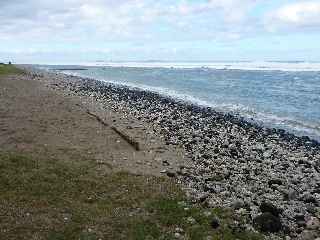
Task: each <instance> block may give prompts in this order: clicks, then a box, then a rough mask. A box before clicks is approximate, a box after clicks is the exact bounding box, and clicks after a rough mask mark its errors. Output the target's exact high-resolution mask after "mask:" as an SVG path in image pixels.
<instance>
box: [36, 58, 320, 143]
mask: <svg viewBox="0 0 320 240" xmlns="http://www.w3.org/2000/svg"><path fill="white" fill-rule="evenodd" d="M83 65H85V67H84V68H85V69H86V70H83V69H82V70H76V69H72V70H67V69H70V68H71V67H70V66H66V65H59V66H57V65H50V66H40V67H41V68H42V69H47V70H56V71H57V69H59V70H58V71H61V72H63V73H65V74H70V75H77V76H81V77H89V78H93V79H98V80H101V81H105V82H110V83H114V84H119V85H125V86H128V87H134V88H140V89H144V90H147V91H154V92H158V93H160V94H163V95H166V96H170V97H173V98H177V99H181V100H184V101H188V102H193V103H195V104H198V105H204V106H210V107H213V108H215V109H216V110H218V111H222V112H231V113H233V114H237V115H240V116H242V117H245V118H246V119H248V120H250V121H255V122H257V123H258V124H262V125H265V126H268V127H276V128H282V129H285V130H287V131H290V132H293V133H295V134H297V135H307V136H310V137H311V138H314V139H316V140H320V64H318V63H314V64H310V63H304V62H272V63H254V64H253V63H250V62H240V63H236V64H233V63H163V62H159V63H155V62H147V63H133V62H130V63H120V62H118V63H102V62H99V63H93V64H92V63H90V64H82V66H81V67H82V68H83ZM72 68H75V66H72ZM61 69H65V70H61Z"/></svg>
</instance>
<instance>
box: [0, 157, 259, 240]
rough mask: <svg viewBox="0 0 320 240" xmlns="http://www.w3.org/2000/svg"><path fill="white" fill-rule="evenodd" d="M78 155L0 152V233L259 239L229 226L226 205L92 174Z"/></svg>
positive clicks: (54, 239) (59, 239)
mask: <svg viewBox="0 0 320 240" xmlns="http://www.w3.org/2000/svg"><path fill="white" fill-rule="evenodd" d="M81 162H82V163H79V161H78V162H69V163H66V162H63V161H59V160H56V161H53V160H50V161H49V160H46V159H41V160H40V159H39V160H38V159H32V158H30V157H26V156H23V155H19V154H8V153H0V193H1V194H0V216H1V218H0V239H6V240H10V239H28V240H30V239H48V240H73V239H75V240H78V239H80V240H97V239H137V240H142V239H176V238H179V239H197V240H198V239H207V237H208V236H211V239H246V240H247V239H262V237H261V236H260V235H259V234H256V233H253V232H246V231H240V230H237V231H235V230H233V229H232V228H231V227H230V226H231V225H232V222H234V216H233V214H232V213H231V212H228V211H223V210H221V209H204V208H202V207H201V206H194V205H189V204H188V202H187V201H186V200H185V197H184V195H183V193H182V192H181V191H180V190H179V188H178V187H177V186H176V185H175V184H174V183H173V182H172V181H170V180H168V179H166V178H156V177H147V176H136V175H131V174H128V173H124V172H120V173H119V172H118V173H109V174H106V175H103V176H101V175H100V176H99V175H97V173H96V171H95V168H96V165H95V163H93V162H87V161H81ZM216 217H218V218H219V219H220V220H219V221H220V226H219V227H217V228H213V227H212V219H213V218H216ZM191 220H192V221H191ZM177 228H181V229H182V230H181V229H180V230H177ZM177 231H178V232H180V236H177V235H176V236H175V235H174V234H175V233H176V232H177Z"/></svg>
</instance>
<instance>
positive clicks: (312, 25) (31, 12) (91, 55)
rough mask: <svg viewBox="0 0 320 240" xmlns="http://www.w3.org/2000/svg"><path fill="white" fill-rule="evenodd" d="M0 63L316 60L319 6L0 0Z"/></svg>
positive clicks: (230, 0) (272, 1) (265, 0)
mask: <svg viewBox="0 0 320 240" xmlns="http://www.w3.org/2000/svg"><path fill="white" fill-rule="evenodd" d="M1 59H13V60H14V61H16V62H19V63H22V62H24V63H27V62H29V63H36V62H38V63H44V62H46V63H49V62H52V63H56V62H61V63H62V62H63V63H66V62H83V61H96V60H106V61H109V60H114V61H116V60H117V61H118V60H123V61H136V60H170V61H182V60H188V61H210V60H216V61H219V60H223V61H224V60H311V61H320V0H304V1H303V0H176V1H174V0H158V1H154V0H153V1H151V0H60V1H57V0H1V8H0V60H1Z"/></svg>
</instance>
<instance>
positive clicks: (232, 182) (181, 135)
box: [41, 73, 320, 238]
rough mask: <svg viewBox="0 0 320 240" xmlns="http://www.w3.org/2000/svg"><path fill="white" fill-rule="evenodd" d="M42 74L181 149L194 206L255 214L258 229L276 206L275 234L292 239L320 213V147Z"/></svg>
mask: <svg viewBox="0 0 320 240" xmlns="http://www.w3.org/2000/svg"><path fill="white" fill-rule="evenodd" d="M41 74H44V75H46V74H47V75H48V76H47V77H50V78H54V79H55V80H54V82H55V83H56V87H57V88H58V89H61V90H66V91H68V92H70V93H72V94H75V95H80V96H91V97H93V98H94V99H96V100H97V101H98V102H102V103H103V104H105V105H106V106H108V107H111V108H112V109H114V110H115V111H117V112H119V113H120V114H123V115H124V116H126V118H127V119H130V118H134V119H137V120H139V121H140V122H141V123H143V124H146V125H149V126H152V128H154V129H155V131H156V132H157V134H158V135H159V136H160V137H162V138H164V139H165V142H166V144H167V145H168V146H181V147H182V148H183V149H184V150H185V151H186V152H187V154H188V156H189V157H190V158H191V159H192V161H193V166H191V167H187V168H181V169H180V170H178V171H177V172H175V173H174V175H176V177H177V178H178V179H179V181H181V182H182V185H183V186H184V188H185V190H186V191H187V193H188V194H189V197H190V198H191V199H193V201H195V202H201V203H203V204H206V205H207V206H221V207H233V208H235V209H237V210H239V211H242V214H246V215H248V216H249V219H248V223H249V224H259V223H258V222H259V216H261V211H263V210H261V205H263V204H264V203H267V204H269V205H268V206H271V208H272V209H273V210H270V209H269V210H268V211H275V212H278V213H277V214H276V215H277V216H273V215H272V216H273V217H275V218H272V219H273V220H270V219H269V220H270V221H276V222H277V219H278V218H279V220H280V221H281V228H280V226H276V227H275V228H276V229H269V230H270V231H279V230H280V229H281V231H284V232H285V233H286V234H288V235H290V236H291V237H293V238H296V237H297V236H299V234H302V233H304V232H305V231H309V229H308V227H307V226H309V224H310V221H313V219H314V218H316V217H319V216H320V215H319V214H320V208H319V207H320V205H319V204H320V191H319V186H320V144H319V142H317V141H315V140H312V139H310V138H309V137H298V136H295V135H293V134H290V133H287V132H286V131H284V130H281V129H270V128H264V127H261V126H258V125H255V124H253V123H249V122H247V121H245V120H244V119H241V118H238V117H235V116H232V115H230V114H222V113H219V112H216V111H215V110H213V109H210V108H203V107H199V106H196V105H192V104H188V103H185V102H180V101H176V100H174V99H170V98H167V97H163V96H161V95H158V94H155V93H152V92H147V91H141V90H138V89H129V88H125V87H119V86H116V85H112V84H108V83H105V82H101V81H97V80H93V79H84V78H79V77H72V76H66V75H63V74H56V73H41ZM298 216H300V217H298ZM250 219H251V220H250ZM297 219H299V220H297ZM265 221H268V219H265ZM302 222H304V223H303V224H302ZM275 225H277V224H275ZM260 227H261V226H260ZM262 227H263V226H262ZM277 227H279V229H278V228H277Z"/></svg>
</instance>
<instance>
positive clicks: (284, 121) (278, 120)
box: [45, 69, 320, 142]
mask: <svg viewBox="0 0 320 240" xmlns="http://www.w3.org/2000/svg"><path fill="white" fill-rule="evenodd" d="M56 70H57V69H51V70H45V71H51V72H56V73H58V74H65V75H66V76H74V77H81V78H84V79H86V78H87V79H92V80H93V81H102V82H105V83H106V84H111V85H115V86H116V87H123V88H128V89H130V90H133V91H138V92H139V91H146V92H151V93H153V94H155V95H159V96H160V97H165V98H168V99H170V100H171V101H174V102H181V103H184V104H187V105H194V106H199V107H201V108H204V109H206V108H210V109H212V110H213V111H215V112H218V113H219V114H222V115H231V116H233V117H234V118H237V119H240V120H241V121H245V122H249V123H251V124H254V125H255V126H257V127H258V128H266V129H279V130H280V131H285V132H286V133H285V134H287V135H290V134H292V135H294V136H298V137H303V138H305V137H309V138H310V140H315V141H317V142H320V129H319V127H318V126H317V124H316V122H317V121H316V120H310V121H309V120H308V119H306V118H297V117H292V118H291V117H290V116H286V115H281V114H279V113H278V114H276V113H272V112H264V111H259V110H257V109H251V108H249V107H246V105H242V104H239V105H237V104H235V103H233V104H228V103H225V104H224V103H219V104H215V103H214V102H210V101H207V100H205V99H199V98H197V97H194V96H193V95H192V94H181V93H179V92H176V91H175V90H172V89H170V88H166V87H152V86H148V85H144V84H142V83H141V84H135V83H118V82H116V81H112V80H109V79H108V80H104V79H103V78H92V77H86V76H81V74H77V73H72V72H71V73H64V72H63V71H60V69H58V70H59V71H56Z"/></svg>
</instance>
